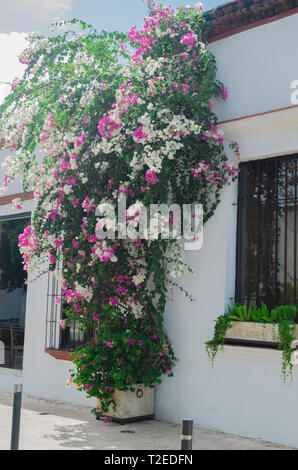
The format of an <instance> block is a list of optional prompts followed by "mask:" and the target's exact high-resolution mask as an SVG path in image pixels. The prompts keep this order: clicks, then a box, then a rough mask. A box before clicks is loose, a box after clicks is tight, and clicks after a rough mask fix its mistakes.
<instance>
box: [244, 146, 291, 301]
mask: <svg viewBox="0 0 298 470" xmlns="http://www.w3.org/2000/svg"><path fill="white" fill-rule="evenodd" d="M297 160H298V156H297V155H289V156H282V157H277V158H269V159H264V160H256V161H250V162H245V163H242V164H241V165H240V168H241V173H240V178H239V197H238V225H237V260H236V301H237V302H241V303H247V304H252V305H254V304H260V303H261V302H262V301H263V302H264V303H266V304H267V305H268V306H269V307H273V306H275V305H280V304H297V210H298V206H297V185H298V182H297Z"/></svg>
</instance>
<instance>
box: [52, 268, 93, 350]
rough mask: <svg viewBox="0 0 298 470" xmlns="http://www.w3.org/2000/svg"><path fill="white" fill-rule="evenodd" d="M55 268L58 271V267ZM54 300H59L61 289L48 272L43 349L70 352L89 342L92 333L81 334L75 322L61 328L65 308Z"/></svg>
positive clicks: (53, 275) (54, 277) (53, 276)
mask: <svg viewBox="0 0 298 470" xmlns="http://www.w3.org/2000/svg"><path fill="white" fill-rule="evenodd" d="M57 268H58V271H59V270H60V269H59V266H58V267H57ZM56 299H61V287H60V284H59V282H58V280H57V278H56V276H55V274H54V273H53V272H49V273H48V287H47V312H46V338H45V348H46V349H59V350H66V351H72V350H74V349H75V348H76V347H80V346H83V345H84V344H85V343H86V342H87V341H88V340H90V338H91V337H92V336H93V332H92V331H91V330H90V331H89V332H88V333H82V332H81V331H80V328H79V324H78V323H77V322H75V321H72V322H70V324H69V321H68V325H67V326H66V328H65V329H63V328H61V326H60V320H63V319H66V313H65V308H64V307H63V306H62V304H60V303H57V302H56Z"/></svg>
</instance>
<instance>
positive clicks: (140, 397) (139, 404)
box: [96, 384, 154, 424]
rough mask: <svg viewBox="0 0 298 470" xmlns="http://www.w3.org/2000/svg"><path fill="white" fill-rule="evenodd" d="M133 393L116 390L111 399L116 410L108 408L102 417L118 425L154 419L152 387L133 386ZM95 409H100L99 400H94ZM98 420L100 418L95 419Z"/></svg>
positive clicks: (111, 407)
mask: <svg viewBox="0 0 298 470" xmlns="http://www.w3.org/2000/svg"><path fill="white" fill-rule="evenodd" d="M134 388H135V391H134V392H131V391H130V390H127V391H123V390H116V391H115V393H114V395H113V399H114V400H115V402H116V410H114V408H113V406H110V408H109V409H108V412H107V413H105V415H104V416H107V417H108V418H112V420H113V421H116V422H118V423H120V424H125V423H128V422H132V421H141V420H145V419H154V387H153V386H152V387H145V386H144V385H142V384H138V385H135V386H134ZM96 407H98V408H100V400H99V399H97V400H96ZM97 419H100V418H97Z"/></svg>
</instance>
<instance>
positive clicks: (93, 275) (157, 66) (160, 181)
mask: <svg viewBox="0 0 298 470" xmlns="http://www.w3.org/2000/svg"><path fill="white" fill-rule="evenodd" d="M148 9H149V13H148V16H147V17H146V18H145V20H144V26H143V29H141V30H138V29H137V28H136V27H133V28H132V29H131V30H130V31H129V33H128V34H123V33H107V32H105V31H104V32H100V33H98V32H97V31H95V30H94V29H93V28H92V27H91V26H90V25H86V24H85V23H84V22H82V21H78V20H72V21H70V22H69V23H66V22H60V23H59V24H57V25H56V28H57V31H56V32H55V33H52V34H51V35H49V36H47V37H42V36H38V35H33V36H31V37H30V38H29V47H28V48H27V49H26V50H25V51H24V52H23V53H22V55H21V57H20V61H21V62H22V63H24V64H26V66H27V67H26V71H25V74H24V77H23V78H22V79H21V80H14V82H13V84H12V91H11V93H10V95H9V96H8V97H7V98H6V99H5V102H4V104H3V105H1V107H0V132H1V134H0V135H1V141H2V143H3V145H4V146H5V147H6V148H10V149H11V153H10V155H9V157H8V158H7V159H6V161H5V163H4V167H5V169H6V172H5V178H4V186H3V190H4V191H5V189H6V188H7V186H8V185H9V183H10V182H11V181H12V180H14V179H15V178H16V177H18V176H20V177H21V178H22V181H23V187H24V190H25V191H27V190H29V189H30V190H33V191H34V199H35V202H36V206H35V210H34V213H33V217H32V224H31V225H30V226H28V227H27V228H26V229H25V231H24V233H23V234H21V235H20V237H19V242H20V248H21V252H22V255H23V259H24V266H25V269H26V270H28V271H34V272H35V273H37V275H42V274H43V273H44V272H47V271H48V270H50V271H53V272H54V274H55V276H56V277H57V279H58V281H59V282H60V285H61V289H62V290H61V296H60V297H59V298H57V302H58V303H61V305H62V311H63V312H64V313H65V315H66V318H65V320H62V322H61V326H62V327H63V328H64V327H66V328H67V326H68V325H69V324H70V323H71V322H72V321H76V322H77V323H78V324H79V325H80V330H81V331H82V332H85V333H86V332H88V334H89V335H90V340H89V341H88V342H87V343H86V345H85V346H84V347H82V348H80V349H78V350H76V351H75V356H74V358H73V362H74V364H75V369H74V371H73V373H72V377H71V381H72V382H73V383H75V384H76V385H77V387H78V388H79V389H80V390H84V391H85V392H86V393H87V395H88V396H95V397H97V398H99V399H100V401H101V408H98V409H97V410H96V413H98V414H105V413H106V412H107V410H108V407H109V406H110V405H111V404H113V393H114V391H115V390H116V389H120V390H128V389H131V388H133V386H134V384H137V383H143V384H145V385H148V386H149V385H152V384H154V383H156V382H160V378H161V377H162V376H163V375H164V374H167V375H170V376H171V375H172V369H173V366H174V364H175V361H176V359H175V355H174V352H173V350H172V347H171V344H170V341H169V339H168V337H167V335H166V332H165V331H164V328H163V315H164V310H165V304H166V301H167V291H168V288H169V286H173V285H174V286H175V285H177V284H176V280H175V276H176V275H177V274H181V273H183V272H184V271H185V270H187V269H188V268H187V266H186V265H185V264H184V261H183V250H182V246H181V244H180V241H179V240H174V239H168V240H166V239H161V237H159V238H158V239H150V237H149V238H148V239H137V240H134V241H131V240H126V239H119V237H118V238H117V237H116V238H115V239H114V240H110V239H107V240H100V239H99V238H98V237H97V235H96V234H95V228H96V215H95V209H96V207H97V206H98V205H99V204H101V203H105V202H108V203H110V204H113V205H114V206H115V207H116V204H117V200H118V196H119V195H121V194H123V195H125V196H126V197H127V204H128V205H129V206H130V212H129V214H127V220H126V221H125V223H127V224H129V223H130V222H131V221H132V220H133V219H134V217H136V214H137V211H138V207H139V204H140V203H142V204H143V205H145V206H149V205H150V204H160V203H166V204H171V203H175V204H179V205H181V206H182V205H183V204H191V203H194V202H196V203H199V204H202V205H203V208H204V222H207V220H208V219H209V218H210V217H211V216H212V215H213V214H214V212H215V209H216V207H217V205H218V203H219V201H220V194H221V191H222V188H223V187H224V186H225V185H227V184H229V183H230V181H231V180H233V179H235V178H236V176H237V172H238V170H237V169H235V167H234V165H232V163H228V158H227V156H226V153H225V150H224V137H223V136H222V135H221V133H220V132H219V131H218V127H217V119H216V115H215V114H214V112H213V111H212V106H213V103H214V101H215V100H221V99H226V98H227V90H226V88H225V87H224V86H223V85H222V83H220V82H219V81H218V80H217V79H216V63H215V58H214V56H213V55H212V54H211V53H210V51H208V49H207V48H206V45H205V37H204V34H205V33H204V31H205V26H204V16H203V12H202V6H201V4H196V5H194V6H192V7H187V8H179V9H177V10H173V9H172V8H170V7H168V6H165V7H163V6H160V5H158V4H155V3H152V2H148ZM79 26H81V31H79V32H78V27H79ZM230 147H231V149H232V151H231V154H232V159H236V156H237V152H238V147H237V144H236V143H230ZM14 205H15V207H16V208H20V207H21V201H20V200H16V201H14ZM61 265H62V266H63V267H62V269H59V268H58V266H61ZM90 332H92V334H90Z"/></svg>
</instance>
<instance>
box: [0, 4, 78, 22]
mask: <svg viewBox="0 0 298 470" xmlns="http://www.w3.org/2000/svg"><path fill="white" fill-rule="evenodd" d="M73 2H74V0H9V1H7V2H6V5H5V7H6V9H7V10H10V11H13V12H15V13H26V14H28V15H32V16H33V17H35V18H37V19H39V20H52V19H53V18H54V17H55V16H57V15H58V16H63V15H64V14H65V13H66V12H67V11H68V10H70V8H71V5H72V3H73Z"/></svg>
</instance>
